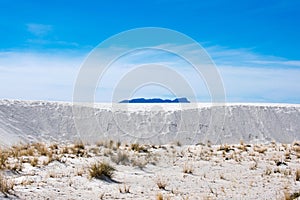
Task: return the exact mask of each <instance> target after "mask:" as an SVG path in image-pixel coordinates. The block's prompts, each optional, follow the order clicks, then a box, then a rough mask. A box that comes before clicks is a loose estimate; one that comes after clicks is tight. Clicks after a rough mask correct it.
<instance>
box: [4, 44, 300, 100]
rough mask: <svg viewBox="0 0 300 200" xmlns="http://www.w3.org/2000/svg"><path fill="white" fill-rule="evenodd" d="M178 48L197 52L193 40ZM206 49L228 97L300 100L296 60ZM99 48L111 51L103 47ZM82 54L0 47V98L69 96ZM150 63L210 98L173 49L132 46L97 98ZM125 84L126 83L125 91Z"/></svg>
mask: <svg viewBox="0 0 300 200" xmlns="http://www.w3.org/2000/svg"><path fill="white" fill-rule="evenodd" d="M165 45H170V44H165ZM163 46H164V45H162V46H161V47H163ZM177 48H181V49H182V50H183V51H189V52H190V53H191V54H192V55H193V56H197V54H196V51H195V49H194V48H193V46H188V45H187V46H177ZM206 50H207V52H208V53H209V55H210V56H211V57H212V59H213V60H214V62H215V63H216V66H217V69H218V71H219V72H220V75H221V77H222V80H223V83H224V88H225V91H226V96H227V100H228V101H232V102H288V103H300V85H299V84H298V78H299V77H300V61H298V60H288V59H284V58H278V57H273V56H264V55H259V54H256V53H255V52H254V51H253V50H252V49H229V48H225V47H219V46H207V47H206ZM103 52H104V53H105V55H106V54H108V53H109V51H107V49H104V50H103ZM86 55H87V54H86V53H79V54H68V53H65V54H63V53H59V52H56V53H55V54H53V53H34V52H31V53H26V52H1V53H0V80H1V82H0V83H1V84H0V90H1V96H0V98H18V99H45V100H66V101H71V100H72V93H73V89H74V88H73V87H74V83H75V80H76V77H77V74H78V72H79V69H80V66H81V64H82V63H83V61H84V57H85V56H86ZM97 62H101V60H98V61H97ZM150 63H152V64H157V65H162V66H168V67H170V68H171V69H172V70H174V71H176V72H177V73H178V74H180V76H182V78H183V79H184V80H186V81H187V82H188V84H190V85H191V87H192V88H193V89H194V90H195V93H196V96H197V98H198V100H199V101H209V100H210V94H209V91H208V89H207V86H206V83H205V79H203V77H201V76H199V75H198V74H197V73H196V72H195V70H194V68H193V67H192V66H190V65H189V63H187V62H186V61H184V60H182V59H181V58H180V57H177V56H176V55H172V54H169V53H166V52H162V51H153V50H148V51H143V50H141V51H137V52H133V53H132V54H129V55H126V56H124V57H121V58H120V59H118V60H116V61H115V62H113V63H111V65H110V66H109V68H108V70H107V71H105V73H104V74H103V76H102V77H101V78H100V79H99V84H98V89H97V90H96V94H95V98H96V100H97V101H110V100H111V99H112V95H113V91H114V88H115V87H116V85H117V84H118V83H119V82H120V80H121V79H122V78H124V76H125V75H126V74H130V73H131V72H132V70H133V69H134V68H136V67H137V66H140V65H142V64H150ZM128 90H129V89H128ZM128 90H127V91H126V88H125V89H124V91H123V92H128ZM136 95H138V96H144V97H153V96H156V97H164V98H165V97H168V96H170V97H173V95H172V94H171V93H168V91H167V90H166V89H158V87H157V85H154V86H149V87H148V86H145V87H142V88H141V89H140V90H138V91H136Z"/></svg>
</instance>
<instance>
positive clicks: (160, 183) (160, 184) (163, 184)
mask: <svg viewBox="0 0 300 200" xmlns="http://www.w3.org/2000/svg"><path fill="white" fill-rule="evenodd" d="M156 185H157V187H158V188H159V189H163V190H165V189H166V187H167V182H166V181H164V180H162V179H161V178H159V179H158V180H157V181H156Z"/></svg>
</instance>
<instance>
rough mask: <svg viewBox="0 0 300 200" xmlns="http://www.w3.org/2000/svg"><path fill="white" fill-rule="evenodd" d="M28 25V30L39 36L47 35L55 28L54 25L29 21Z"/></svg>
mask: <svg viewBox="0 0 300 200" xmlns="http://www.w3.org/2000/svg"><path fill="white" fill-rule="evenodd" d="M26 26H27V31H29V32H30V33H32V34H33V35H35V36H38V37H41V36H45V35H47V34H48V33H49V32H51V31H52V29H53V27H52V26H51V25H48V24H35V23H29V24H26Z"/></svg>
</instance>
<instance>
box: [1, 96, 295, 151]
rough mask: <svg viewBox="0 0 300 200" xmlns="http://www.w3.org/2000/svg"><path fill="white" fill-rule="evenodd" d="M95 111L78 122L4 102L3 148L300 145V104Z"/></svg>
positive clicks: (57, 111) (36, 105) (35, 106)
mask: <svg viewBox="0 0 300 200" xmlns="http://www.w3.org/2000/svg"><path fill="white" fill-rule="evenodd" d="M94 106H95V108H87V107H80V109H79V111H80V112H81V113H84V114H82V116H77V115H76V113H75V115H74V114H73V110H72V109H73V108H72V103H64V102H45V101H17V100H1V101H0V139H1V141H0V145H2V146H5V145H6V146H9V145H11V144H13V143H18V142H20V141H22V142H33V141H45V142H51V141H56V142H61V141H74V140H78V139H84V137H85V136H87V135H88V134H90V135H92V136H95V138H96V140H97V139H113V140H115V139H118V140H120V141H127V142H131V143H132V142H136V141H138V142H140V143H151V144H166V143H170V142H173V141H177V140H180V141H181V143H182V144H197V143H199V142H206V141H207V140H210V141H212V142H213V143H216V144H218V143H219V144H220V143H238V142H239V141H240V140H241V139H242V140H244V141H245V142H251V143H264V142H270V141H272V140H275V141H277V142H282V143H291V142H293V141H294V140H295V139H300V134H299V133H300V123H299V122H300V105H297V104H245V103H240V104H238V103H230V104H228V103H227V104H225V105H217V106H214V105H211V104H201V103H200V104H129V105H128V104H109V103H107V104H95V105H94ZM76 108H77V107H76ZM88 112H91V113H88ZM86 113H88V115H85V114H86ZM80 117H81V118H82V119H80ZM78 118H79V120H78ZM74 119H77V121H76V122H77V124H75V123H74ZM93 120H94V122H95V123H92V122H93ZM77 130H80V132H78V131H77ZM139 138H145V139H139ZM93 140H95V139H94V138H92V141H93Z"/></svg>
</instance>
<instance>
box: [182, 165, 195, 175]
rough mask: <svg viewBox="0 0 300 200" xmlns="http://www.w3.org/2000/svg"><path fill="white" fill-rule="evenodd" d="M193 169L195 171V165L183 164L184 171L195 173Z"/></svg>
mask: <svg viewBox="0 0 300 200" xmlns="http://www.w3.org/2000/svg"><path fill="white" fill-rule="evenodd" d="M193 171H194V168H193V166H191V165H188V164H185V165H184V166H183V173H186V174H193Z"/></svg>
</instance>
